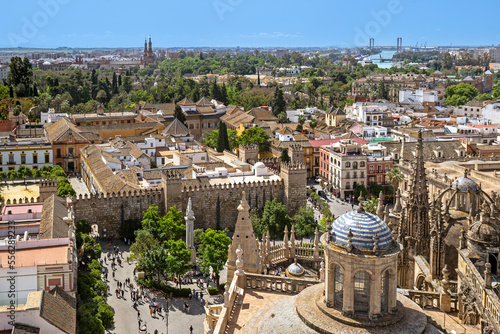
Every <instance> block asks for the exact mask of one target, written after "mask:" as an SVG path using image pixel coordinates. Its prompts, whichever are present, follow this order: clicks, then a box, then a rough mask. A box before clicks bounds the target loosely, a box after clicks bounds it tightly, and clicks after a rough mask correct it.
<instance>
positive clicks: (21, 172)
mask: <svg viewBox="0 0 500 334" xmlns="http://www.w3.org/2000/svg"><path fill="white" fill-rule="evenodd" d="M17 173H18V176H19V177H20V178H22V179H23V181H24V186H25V187H26V189H28V185H27V184H26V179H27V178H28V177H32V176H33V171H32V170H31V169H30V168H29V167H27V166H19V169H18V170H17Z"/></svg>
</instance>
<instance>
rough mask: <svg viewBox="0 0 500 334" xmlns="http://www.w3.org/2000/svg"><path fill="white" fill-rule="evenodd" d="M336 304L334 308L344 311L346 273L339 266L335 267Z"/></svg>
mask: <svg viewBox="0 0 500 334" xmlns="http://www.w3.org/2000/svg"><path fill="white" fill-rule="evenodd" d="M334 284H335V285H334V290H333V291H334V302H333V307H335V308H336V309H338V310H342V307H343V305H344V272H343V271H342V267H340V266H339V265H336V266H335V283H334Z"/></svg>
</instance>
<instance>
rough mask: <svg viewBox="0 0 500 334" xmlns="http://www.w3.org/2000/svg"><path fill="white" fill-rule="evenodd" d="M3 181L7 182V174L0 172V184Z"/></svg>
mask: <svg viewBox="0 0 500 334" xmlns="http://www.w3.org/2000/svg"><path fill="white" fill-rule="evenodd" d="M5 180H7V173H5V172H4V171H0V183H2V182H3V181H5Z"/></svg>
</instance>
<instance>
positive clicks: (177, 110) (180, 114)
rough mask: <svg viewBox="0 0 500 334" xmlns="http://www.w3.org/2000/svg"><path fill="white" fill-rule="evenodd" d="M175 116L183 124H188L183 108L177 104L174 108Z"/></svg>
mask: <svg viewBox="0 0 500 334" xmlns="http://www.w3.org/2000/svg"><path fill="white" fill-rule="evenodd" d="M174 118H177V119H178V120H179V121H180V122H181V123H182V124H184V125H186V115H185V114H184V112H183V111H182V108H181V107H180V106H178V105H177V104H176V105H175V109H174Z"/></svg>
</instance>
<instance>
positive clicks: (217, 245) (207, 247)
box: [198, 228, 231, 286]
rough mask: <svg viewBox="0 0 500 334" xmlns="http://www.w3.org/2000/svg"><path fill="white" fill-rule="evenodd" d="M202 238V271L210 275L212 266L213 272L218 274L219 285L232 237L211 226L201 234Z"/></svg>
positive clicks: (200, 252)
mask: <svg viewBox="0 0 500 334" xmlns="http://www.w3.org/2000/svg"><path fill="white" fill-rule="evenodd" d="M200 239H201V243H200V247H199V248H198V252H199V254H200V258H199V266H200V268H201V271H202V272H203V273H204V274H206V275H208V274H209V273H210V268H212V272H213V273H215V275H216V280H217V286H219V273H220V272H221V270H222V269H224V265H225V264H226V261H227V257H228V249H229V245H230V244H231V238H229V237H228V236H227V235H226V233H225V232H224V231H217V230H212V229H210V228H209V229H207V231H206V232H205V233H203V234H202V235H201V238H200Z"/></svg>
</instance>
